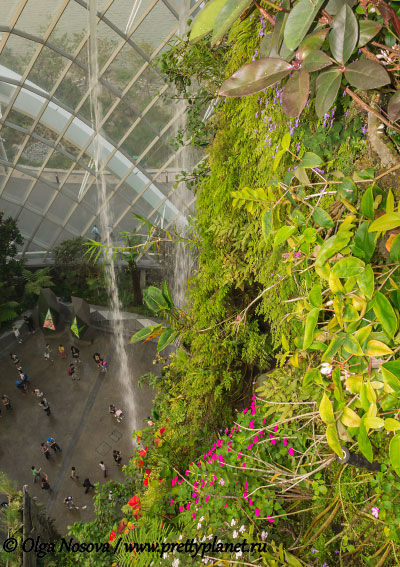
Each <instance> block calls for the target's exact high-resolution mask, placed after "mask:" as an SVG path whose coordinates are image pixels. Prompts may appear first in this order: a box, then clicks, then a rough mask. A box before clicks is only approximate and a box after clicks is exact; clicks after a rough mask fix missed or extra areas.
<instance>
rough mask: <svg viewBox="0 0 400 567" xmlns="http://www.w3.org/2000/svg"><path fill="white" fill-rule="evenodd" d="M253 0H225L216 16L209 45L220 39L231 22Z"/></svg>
mask: <svg viewBox="0 0 400 567" xmlns="http://www.w3.org/2000/svg"><path fill="white" fill-rule="evenodd" d="M252 2H253V0H227V1H226V3H225V5H224V7H223V8H222V10H221V11H220V12H219V14H218V16H217V20H216V22H215V24H214V31H213V34H212V37H211V45H212V46H214V45H215V44H216V43H217V41H219V40H220V39H222V38H223V37H224V35H225V34H226V32H227V31H228V30H229V28H230V27H231V26H232V24H233V23H234V22H235V20H237V19H238V18H239V16H240V15H241V14H243V12H244V11H245V10H246V9H247V8H248V6H250V4H252Z"/></svg>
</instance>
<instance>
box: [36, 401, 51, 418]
mask: <svg viewBox="0 0 400 567" xmlns="http://www.w3.org/2000/svg"><path fill="white" fill-rule="evenodd" d="M38 406H40V407H41V408H42V410H44V411H45V412H46V414H47V415H50V414H51V411H50V406H49V403H48V401H47V400H46V398H43V399H42V401H41V402H39V403H38Z"/></svg>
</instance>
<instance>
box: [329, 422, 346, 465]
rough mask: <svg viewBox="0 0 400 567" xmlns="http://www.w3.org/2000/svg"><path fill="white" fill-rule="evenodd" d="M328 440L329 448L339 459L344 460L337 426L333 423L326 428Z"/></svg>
mask: <svg viewBox="0 0 400 567" xmlns="http://www.w3.org/2000/svg"><path fill="white" fill-rule="evenodd" d="M326 440H327V441H328V445H329V447H330V448H331V449H332V451H334V452H335V453H336V454H337V455H338V457H340V458H341V459H343V450H342V447H341V445H340V441H339V437H338V434H337V431H336V425H335V424H334V423H331V424H330V425H328V427H327V428H326Z"/></svg>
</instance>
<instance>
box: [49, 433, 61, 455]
mask: <svg viewBox="0 0 400 567" xmlns="http://www.w3.org/2000/svg"><path fill="white" fill-rule="evenodd" d="M47 446H48V447H51V449H53V451H54V452H55V453H57V451H60V453H61V447H60V445H59V444H58V443H56V442H55V440H54V439H53V437H48V438H47Z"/></svg>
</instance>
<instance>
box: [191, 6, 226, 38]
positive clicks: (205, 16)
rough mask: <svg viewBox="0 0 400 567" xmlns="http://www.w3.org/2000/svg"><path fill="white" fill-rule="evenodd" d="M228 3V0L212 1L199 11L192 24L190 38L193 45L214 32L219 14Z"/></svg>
mask: <svg viewBox="0 0 400 567" xmlns="http://www.w3.org/2000/svg"><path fill="white" fill-rule="evenodd" d="M226 2H227V0H210V2H208V4H206V6H205V7H204V8H203V9H202V10H200V11H199V13H198V15H197V16H196V18H195V19H194V21H193V23H192V29H191V31H190V36H189V40H190V41H191V43H195V42H196V41H199V40H200V39H202V38H203V37H204V36H206V35H207V34H208V33H210V32H211V31H212V30H213V28H214V25H215V23H216V21H217V18H218V14H219V13H220V11H221V10H222V7H223V6H224V5H225V4H226Z"/></svg>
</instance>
